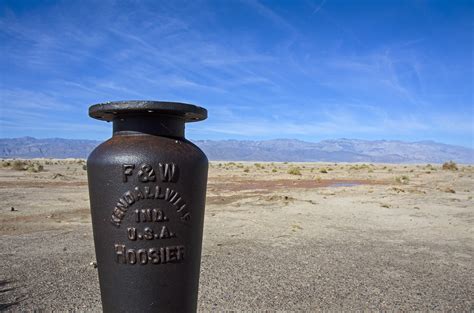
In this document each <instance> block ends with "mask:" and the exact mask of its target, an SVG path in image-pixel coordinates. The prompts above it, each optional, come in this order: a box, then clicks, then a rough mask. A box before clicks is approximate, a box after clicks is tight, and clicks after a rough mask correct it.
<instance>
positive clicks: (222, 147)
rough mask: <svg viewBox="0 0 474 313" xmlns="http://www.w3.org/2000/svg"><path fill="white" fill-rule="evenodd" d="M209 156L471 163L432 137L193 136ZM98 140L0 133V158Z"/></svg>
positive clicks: (76, 150)
mask: <svg viewBox="0 0 474 313" xmlns="http://www.w3.org/2000/svg"><path fill="white" fill-rule="evenodd" d="M194 143H195V144H197V145H198V146H199V147H200V148H201V149H202V150H203V151H204V152H205V153H206V155H207V156H208V158H209V159H210V160H220V161H292V162H305V161H306V162H316V161H326V162H381V163H442V162H445V161H448V160H453V161H455V162H458V163H468V164H472V163H474V149H470V148H466V147H461V146H454V145H447V144H442V143H437V142H434V141H418V142H404V141H397V140H375V141H367V140H357V139H345V138H342V139H334V140H323V141H320V142H306V141H301V140H295V139H275V140H265V141H247V140H197V141H194ZM98 144H100V141H95V140H76V139H61V138H49V139H36V138H32V137H22V138H0V157H1V158H86V157H87V156H88V155H89V153H90V152H91V151H92V150H93V149H94V148H95V147H96V146H97V145H98Z"/></svg>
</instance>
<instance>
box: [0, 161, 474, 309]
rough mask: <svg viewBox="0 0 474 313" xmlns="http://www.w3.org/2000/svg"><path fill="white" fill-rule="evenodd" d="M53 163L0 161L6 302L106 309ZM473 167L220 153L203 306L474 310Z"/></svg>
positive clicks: (71, 168)
mask: <svg viewBox="0 0 474 313" xmlns="http://www.w3.org/2000/svg"><path fill="white" fill-rule="evenodd" d="M41 162H43V163H45V162H46V161H45V160H43V161H41ZM48 163H49V164H46V163H45V171H43V172H39V173H30V172H26V171H14V170H12V169H10V168H4V169H0V200H1V207H0V236H1V241H0V248H1V251H2V252H1V253H2V255H1V260H2V261H1V262H0V308H3V309H9V310H13V311H17V310H32V309H53V308H54V309H57V310H60V311H63V310H66V309H76V310H80V311H83V310H89V311H90V310H91V311H100V297H99V291H98V281H97V272H96V269H94V267H93V266H91V265H90V263H91V262H93V261H94V251H93V242H92V235H91V226H90V215H89V204H88V195H87V184H86V176H85V171H84V170H83V169H82V163H81V162H80V161H77V160H69V161H62V162H56V161H48ZM51 163H52V164H51ZM54 163H58V164H54ZM295 167H298V168H299V171H300V172H301V175H291V174H288V171H290V172H291V169H294V168H295ZM325 172H326V173H325ZM473 176H474V168H473V167H468V166H461V167H460V169H459V170H458V171H445V170H441V168H440V166H435V167H427V166H425V165H407V166H405V165H383V164H378V165H367V166H361V165H353V164H318V163H312V164H282V163H275V164H269V163H260V164H258V163H257V164H254V163H242V162H241V163H233V162H231V163H223V162H221V163H219V162H215V163H213V164H212V166H211V169H210V179H209V187H208V200H207V207H206V220H205V231H204V245H203V256H202V273H201V286H200V294H199V309H200V310H202V311H211V310H213V311H215V310H227V309H236V310H257V309H258V310H265V309H268V310H318V309H320V310H363V309H377V310H383V309H388V310H394V309H401V310H440V311H441V310H442V311H445V310H450V309H451V310H456V311H461V310H462V311H469V310H473V309H474V303H473V294H474V282H473V276H472V272H473V270H474V266H473V264H474V262H473V255H474V243H473V223H474V211H473V210H474V201H473V198H472V197H473V191H474V178H473ZM12 207H13V208H14V211H12V210H11V208H12Z"/></svg>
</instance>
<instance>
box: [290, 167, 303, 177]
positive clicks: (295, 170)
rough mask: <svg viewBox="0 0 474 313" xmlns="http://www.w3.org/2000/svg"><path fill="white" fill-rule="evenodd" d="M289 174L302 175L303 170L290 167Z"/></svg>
mask: <svg viewBox="0 0 474 313" xmlns="http://www.w3.org/2000/svg"><path fill="white" fill-rule="evenodd" d="M288 174H290V175H301V170H300V168H299V167H290V169H289V170H288Z"/></svg>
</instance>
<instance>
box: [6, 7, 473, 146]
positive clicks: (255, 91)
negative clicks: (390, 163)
mask: <svg viewBox="0 0 474 313" xmlns="http://www.w3.org/2000/svg"><path fill="white" fill-rule="evenodd" d="M473 3H474V2H472V1H458V0H456V1H422V0H418V1H417V0H410V1H334V0H313V1H310V0H306V1H289V0H288V1H256V0H248V1H217V0H216V1H184V2H181V1H72V0H68V1H27V0H22V1H17V0H12V1H5V0H3V1H1V2H0V49H1V50H0V52H1V56H2V57H1V58H0V73H1V74H0V75H1V76H0V105H1V107H0V137H20V136H34V137H40V138H45V137H63V138H85V139H105V138H108V137H110V133H111V125H110V124H107V123H104V122H100V121H96V120H93V119H91V118H89V117H88V115H87V109H88V106H89V105H91V104H94V103H98V102H104V101H110V100H127V99H153V100H169V101H182V102H189V103H194V104H198V105H201V106H204V107H206V108H207V109H208V111H209V119H208V120H206V121H204V122H200V123H194V124H188V126H187V136H188V137H189V138H190V139H231V138H232V139H272V138H297V139H301V140H308V141H319V140H322V139H328V138H340V137H345V138H359V139H369V140H373V139H398V140H408V141H419V140H435V141H440V142H445V143H452V144H458V145H464V146H470V147H474V126H473V125H474V117H473V114H474V112H473V106H474V104H473V87H474V83H473V76H474V75H473V38H474V35H473V23H474V22H473V21H474V19H473V17H474V4H473Z"/></svg>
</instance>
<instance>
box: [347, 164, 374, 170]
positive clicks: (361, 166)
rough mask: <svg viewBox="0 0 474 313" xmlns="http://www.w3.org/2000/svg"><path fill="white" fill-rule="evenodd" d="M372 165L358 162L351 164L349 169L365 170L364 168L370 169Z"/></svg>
mask: <svg viewBox="0 0 474 313" xmlns="http://www.w3.org/2000/svg"><path fill="white" fill-rule="evenodd" d="M369 168H370V167H369V166H368V165H367V164H356V165H353V166H351V167H350V168H349V169H350V170H357V171H358V170H363V169H369Z"/></svg>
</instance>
